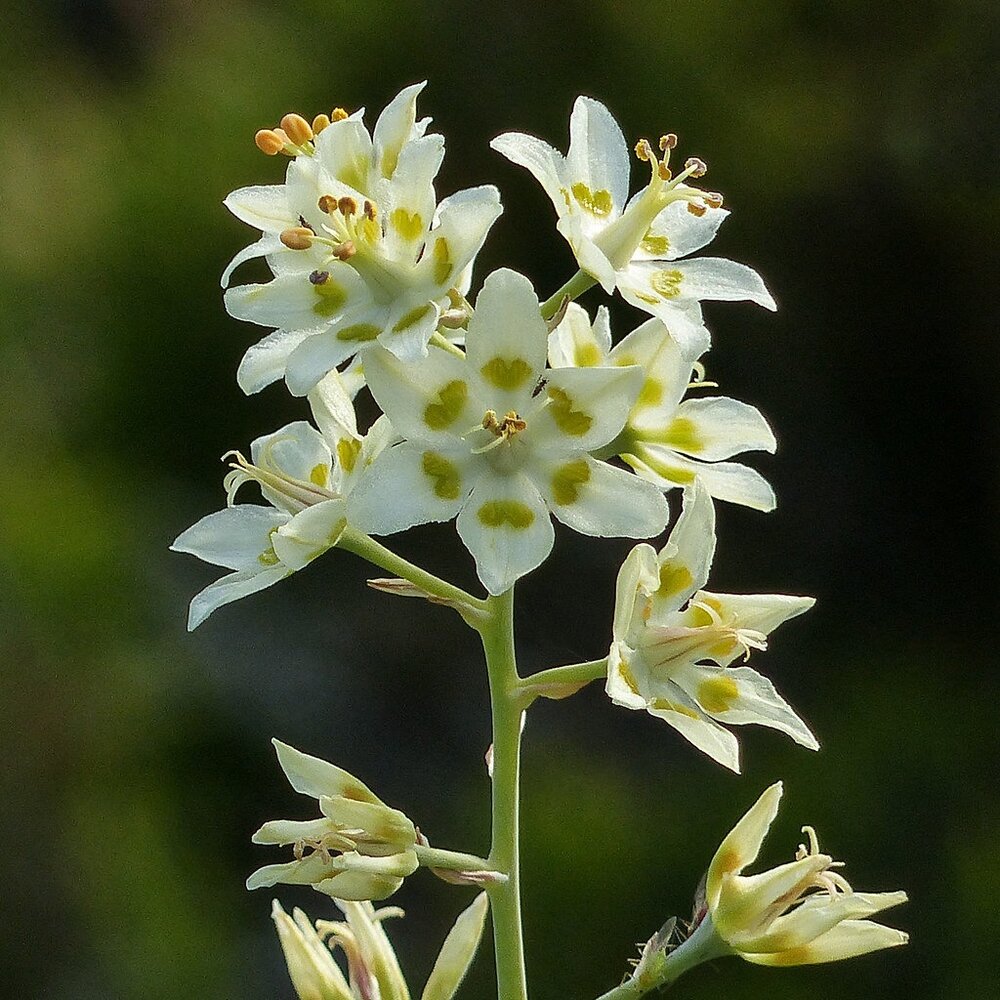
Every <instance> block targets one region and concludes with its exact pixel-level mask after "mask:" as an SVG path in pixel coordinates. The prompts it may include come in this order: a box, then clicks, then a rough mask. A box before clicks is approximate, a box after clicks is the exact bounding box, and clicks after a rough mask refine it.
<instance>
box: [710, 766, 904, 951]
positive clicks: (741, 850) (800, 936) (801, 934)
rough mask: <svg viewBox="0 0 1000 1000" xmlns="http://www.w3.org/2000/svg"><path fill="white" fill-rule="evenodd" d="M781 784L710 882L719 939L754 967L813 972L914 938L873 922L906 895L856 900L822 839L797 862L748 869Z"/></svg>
mask: <svg viewBox="0 0 1000 1000" xmlns="http://www.w3.org/2000/svg"><path fill="white" fill-rule="evenodd" d="M781 793H782V786H781V782H780V781H779V782H777V783H776V784H774V785H772V786H771V787H770V788H768V789H767V791H765V792H764V794H763V795H761V797H760V798H759V799H758V800H757V802H756V803H755V804H754V805H753V806H752V807H751V808H750V810H749V811H748V812H747V814H746V815H745V816H744V817H743V818H742V819H741V820H740V821H739V822H738V823H737V824H736V826H735V827H734V828H733V830H732V832H730V834H729V835H728V836H727V837H726V839H725V840H723V842H722V844H721V846H720V847H719V849H718V851H716V853H715V857H714V858H713V859H712V864H711V865H710V866H709V869H708V875H707V878H706V885H705V895H706V903H707V910H708V915H707V916H706V917H705V919H706V920H711V922H712V924H713V925H714V929H715V932H716V934H718V935H719V937H720V938H722V939H723V940H724V941H725V942H726V943H727V944H728V945H729V947H730V948H731V949H732V950H733V951H734V952H736V953H737V954H739V955H740V956H741V957H742V958H744V959H746V960H747V961H748V962H753V963H755V964H756V965H812V964H815V963H818V962H836V961H839V960H840V959H844V958H853V957H855V956H856V955H865V954H867V953H868V952H871V951H878V950H880V949H882V948H894V947H896V946H897V945H901V944H906V942H907V941H908V940H909V935H907V934H905V933H904V932H903V931H898V930H896V929H895V928H892V927H886V926H884V925H883V924H879V923H876V922H874V921H872V920H869V919H867V918H868V917H871V916H873V915H874V914H876V913H879V912H880V911H882V910H885V909H888V908H889V907H890V906H898V905H899V904H900V903H905V902H906V893H905V892H855V891H854V890H853V889H852V888H851V886H850V884H849V883H848V882H847V881H846V879H844V877H843V876H842V875H841V874H840V873H839V872H838V871H837V870H836V869H837V868H838V867H840V862H837V861H834V860H833V858H832V857H830V855H828V854H823V853H821V852H820V849H819V842H818V840H817V837H816V832H815V830H813V828H812V827H811V826H805V827H803V828H802V831H803V833H805V834H806V835H807V837H808V843H807V844H800V845H799V849H798V851H797V852H796V855H795V860H794V861H790V862H788V863H787V864H783V865H779V866H778V867H777V868H771V869H770V870H768V871H765V872H761V873H760V874H758V875H743V874H742V872H743V869H744V868H745V867H746V866H747V865H749V864H751V863H752V862H753V861H754V860H755V859H756V858H757V855H758V854H759V853H760V848H761V844H762V843H763V841H764V837H765V836H766V834H767V831H768V829H769V828H770V826H771V823H772V822H773V821H774V818H775V816H776V815H777V812H778V804H779V802H780V801H781Z"/></svg>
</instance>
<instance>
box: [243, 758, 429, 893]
mask: <svg viewBox="0 0 1000 1000" xmlns="http://www.w3.org/2000/svg"><path fill="white" fill-rule="evenodd" d="M271 742H272V743H273V744H274V748H275V750H276V751H277V753H278V761H279V763H280V764H281V768H282V770H283V771H284V772H285V775H286V776H287V777H288V781H289V783H290V784H291V786H292V788H294V789H295V791H297V792H301V793H302V794H303V795H308V796H311V797H312V798H314V799H317V800H318V801H319V809H320V812H321V813H322V816H321V817H320V818H319V819H311V820H301V821H300V820H272V821H271V822H269V823H265V824H264V825H263V826H262V827H261V828H260V829H259V830H258V831H257V832H256V833H255V834H254V835H253V842H254V843H255V844H278V845H285V844H293V845H295V860H294V861H289V862H288V863H286V864H280V865H266V866H265V867H263V868H258V869H257V871H255V872H254V873H253V874H252V875H251V876H250V878H249V879H247V888H248V889H259V888H261V887H262V886H272V885H276V884H277V883H279V882H285V883H287V884H290V885H311V886H313V888H315V889H317V890H318V891H319V892H324V893H326V894H327V895H329V896H335V897H336V898H338V899H354V900H358V899H385V897H386V896H390V895H392V893H394V892H395V891H396V890H397V889H398V888H399V887H400V886H401V885H402V884H403V879H404V878H405V877H406V876H407V875H410V874H412V873H413V872H414V871H416V869H417V856H416V854H415V853H414V851H413V846H414V844H415V843H416V841H417V833H416V830H415V829H414V826H413V823H411V822H410V820H409V819H408V818H407V817H406V816H405V815H404V814H403V813H401V812H400V811H399V810H398V809H392V808H390V807H389V806H387V805H386V804H385V803H384V802H383V801H382V800H381V799H380V798H378V796H376V795H375V793H374V792H372V791H371V789H369V788H368V787H367V786H366V785H364V784H363V783H362V782H360V781H359V780H358V779H357V778H355V777H354V775H353V774H349V773H348V772H347V771H344V770H342V769H341V768H339V767H336V766H335V765H333V764H328V763H327V762H326V761H325V760H320V759H319V758H318V757H310V756H309V755H308V754H304V753H300V752H299V751H298V750H296V749H294V748H293V747H290V746H288V745H287V744H286V743H281V742H280V741H279V740H272V741H271Z"/></svg>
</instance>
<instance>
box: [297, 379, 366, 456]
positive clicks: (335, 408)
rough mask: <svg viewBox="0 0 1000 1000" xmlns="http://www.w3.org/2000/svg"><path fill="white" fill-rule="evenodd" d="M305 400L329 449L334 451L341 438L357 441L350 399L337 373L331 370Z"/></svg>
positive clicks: (356, 423) (354, 417) (356, 425)
mask: <svg viewBox="0 0 1000 1000" xmlns="http://www.w3.org/2000/svg"><path fill="white" fill-rule="evenodd" d="M308 399H309V409H310V410H312V415H313V420H315V421H316V426H317V427H318V428H319V429H320V431H321V432H322V434H323V436H324V437H325V438H326V440H327V443H328V444H329V445H330V446H331V447H336V444H337V442H338V441H342V440H344V439H345V438H346V439H348V440H355V441H357V440H360V439H361V436H360V435H359V434H358V419H357V415H356V414H355V412H354V404H353V403H352V402H351V399H352V397H351V395H350V393H349V392H348V388H347V385H346V383H345V381H344V376H343V375H341V374H340V372H338V371H337V370H336V369H334V370H333V371H331V372H330V373H329V374H328V375H325V376H324V377H323V378H321V379H320V380H319V382H317V383H316V386H315V388H314V389H313V390H312V391H311V392H310V393H309V396H308Z"/></svg>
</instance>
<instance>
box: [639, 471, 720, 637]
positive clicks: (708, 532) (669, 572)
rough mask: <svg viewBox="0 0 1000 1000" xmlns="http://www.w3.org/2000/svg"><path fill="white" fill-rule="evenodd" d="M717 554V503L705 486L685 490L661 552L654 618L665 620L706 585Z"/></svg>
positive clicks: (659, 620) (654, 598)
mask: <svg viewBox="0 0 1000 1000" xmlns="http://www.w3.org/2000/svg"><path fill="white" fill-rule="evenodd" d="M714 556H715V505H714V504H713V503H712V498H711V497H710V496H709V495H708V491H707V490H706V489H705V488H704V486H702V485H700V484H698V483H695V486H694V488H693V489H690V490H685V491H684V506H683V508H682V509H681V514H680V517H678V518H677V523H676V524H675V525H674V527H673V530H672V531H671V532H670V538H669V539H668V540H667V544H666V545H665V546H664V547H663V548H662V549H661V550H660V552H659V553H658V555H657V561H658V567H659V571H658V573H657V588H656V591H655V593H654V595H653V611H652V617H651V621H652V622H654V623H655V622H663V621H664V620H665V619H666V618H667V616H668V615H670V614H672V613H673V612H674V611H676V610H678V609H679V608H681V607H682V606H683V605H684V604H685V603H686V602H687V601H688V599H689V598H690V597H691V596H692V595H693V594H694V593H695V592H696V591H698V590H700V589H701V588H702V587H704V586H705V582H706V581H707V580H708V572H709V569H710V568H711V566H712V559H713V557H714Z"/></svg>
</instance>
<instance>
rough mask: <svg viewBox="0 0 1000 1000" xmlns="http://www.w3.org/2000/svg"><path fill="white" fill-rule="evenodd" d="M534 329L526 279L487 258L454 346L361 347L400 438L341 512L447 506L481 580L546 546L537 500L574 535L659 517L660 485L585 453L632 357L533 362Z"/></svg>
mask: <svg viewBox="0 0 1000 1000" xmlns="http://www.w3.org/2000/svg"><path fill="white" fill-rule="evenodd" d="M546 337H547V329H546V325H545V322H544V321H543V320H542V318H541V316H540V314H539V307H538V299H537V297H536V295H535V292H534V290H533V289H532V287H531V283H530V282H529V281H528V279H527V278H525V277H524V276H523V275H520V274H518V273H517V272H515V271H510V270H500V271H495V272H494V273H493V274H491V275H490V276H489V277H488V278H487V279H486V282H485V283H484V285H483V290H482V292H481V293H480V295H479V298H478V300H477V302H476V309H475V312H474V314H473V316H472V318H471V320H470V322H469V330H468V334H467V354H466V356H465V357H462V358H458V357H455V356H454V355H452V354H449V353H447V352H445V351H442V350H435V351H433V352H432V353H431V354H430V355H429V356H428V357H427V358H426V359H423V360H420V361H416V362H408V363H404V362H401V361H400V360H399V359H398V358H396V357H395V356H394V355H392V354H390V353H389V352H388V351H373V352H371V353H370V354H369V355H368V356H367V357H366V360H365V369H366V375H367V378H368V385H369V387H370V388H371V391H372V393H373V395H374V396H375V399H376V400H377V401H378V403H379V405H380V406H381V407H382V409H383V410H384V411H385V413H386V414H387V415H388V417H389V419H390V420H391V421H392V424H393V427H395V428H396V430H397V431H398V432H399V433H400V434H401V435H402V437H403V438H404V439H405V440H404V441H403V442H402V443H401V444H398V445H396V446H395V447H393V448H389V449H387V450H385V451H384V452H383V453H382V454H381V455H380V456H379V458H378V459H377V460H376V462H375V463H374V464H373V466H372V468H371V472H370V475H368V476H366V478H365V480H364V482H363V483H361V484H360V485H359V487H358V489H357V490H356V491H355V492H354V493H353V495H352V497H351V502H350V516H351V522H352V524H355V525H357V526H358V528H359V529H360V530H362V531H366V532H368V533H371V534H389V533H392V532H396V531H402V530H403V529H405V528H409V527H411V526H412V525H415V524H421V523H423V522H426V521H448V520H450V519H451V518H453V517H456V516H457V518H458V523H457V526H458V533H459V535H460V536H461V538H462V541H463V542H464V543H465V545H466V546H467V547H468V549H469V551H470V552H471V553H472V555H473V556H474V558H475V560H476V568H477V571H478V573H479V578H480V579H481V580H482V582H483V584H484V585H485V587H486V588H487V590H489V592H490V593H491V594H500V593H503V592H504V591H505V590H507V589H508V588H509V587H510V586H511V585H512V584H513V583H514V581H515V580H516V579H518V577H521V576H523V575H524V574H525V573H528V572H530V571H531V570H532V569H534V568H535V567H536V566H538V565H539V564H540V563H541V562H542V561H543V560H544V559H545V557H546V556H547V555H548V554H549V551H550V549H551V548H552V542H553V537H554V532H553V528H552V523H551V520H550V518H549V512H550V511H551V512H552V513H553V514H554V515H555V516H556V517H557V518H558V519H559V520H560V521H562V522H563V523H564V524H567V525H569V526H570V527H571V528H574V529H575V530H577V531H580V532H583V533H584V534H587V535H601V536H605V535H624V536H626V537H629V538H648V537H650V536H652V535H655V534H658V533H659V532H660V531H662V530H663V528H664V526H665V525H666V520H667V506H666V501H665V500H664V498H663V495H662V493H661V492H660V490H658V489H657V488H656V487H654V486H653V485H652V484H651V483H646V482H643V481H642V480H640V479H638V478H637V477H636V476H633V475H632V474H631V473H628V472H626V471H625V470H623V469H618V468H614V467H613V466H611V465H608V464H607V463H605V462H601V461H598V460H597V459H595V458H593V457H592V456H591V454H590V453H591V452H593V451H595V450H597V449H599V448H601V447H603V446H604V445H606V444H607V443H608V441H610V440H612V439H613V438H614V437H615V435H616V434H618V433H619V432H620V431H621V429H622V426H623V425H624V423H625V419H626V417H627V415H628V412H629V409H630V408H631V406H632V404H633V402H634V401H635V398H636V395H637V393H638V392H639V389H640V387H641V385H642V371H641V369H639V368H617V369H583V368H551V369H546V368H545V354H546Z"/></svg>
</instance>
